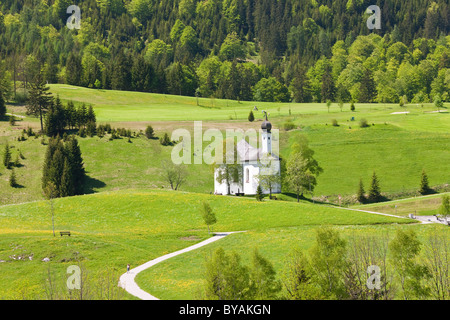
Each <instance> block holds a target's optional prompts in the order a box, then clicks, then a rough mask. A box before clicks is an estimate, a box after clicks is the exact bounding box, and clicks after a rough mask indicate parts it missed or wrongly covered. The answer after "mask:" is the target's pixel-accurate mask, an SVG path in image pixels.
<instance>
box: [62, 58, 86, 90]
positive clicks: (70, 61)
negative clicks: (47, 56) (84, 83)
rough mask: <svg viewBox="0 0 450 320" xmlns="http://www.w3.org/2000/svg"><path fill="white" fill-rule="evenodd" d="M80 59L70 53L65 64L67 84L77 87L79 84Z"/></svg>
mask: <svg viewBox="0 0 450 320" xmlns="http://www.w3.org/2000/svg"><path fill="white" fill-rule="evenodd" d="M81 70H82V66H81V58H80V57H79V56H78V55H77V54H75V53H73V52H70V54H69V57H68V58H67V62H66V81H67V83H68V84H71V85H74V86H79V85H80V84H81Z"/></svg>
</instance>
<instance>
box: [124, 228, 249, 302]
mask: <svg viewBox="0 0 450 320" xmlns="http://www.w3.org/2000/svg"><path fill="white" fill-rule="evenodd" d="M238 232H245V231H238ZM238 232H217V233H214V236H213V237H211V238H209V239H207V240H205V241H202V242H199V243H197V244H195V245H193V246H190V247H187V248H185V249H182V250H179V251H176V252H173V253H169V254H166V255H164V256H162V257H159V258H156V259H153V260H151V261H148V262H146V263H144V264H142V265H140V266H138V267H136V268H134V269H131V270H130V271H129V272H126V273H124V274H123V275H121V276H120V279H119V286H120V287H121V288H123V289H125V290H126V291H127V292H128V293H130V294H131V295H133V296H135V297H138V298H139V299H142V300H159V299H158V298H156V297H155V296H153V295H151V294H150V293H148V292H146V291H144V290H142V289H141V288H140V287H139V286H138V284H137V283H136V281H135V278H136V276H137V275H138V274H139V273H140V272H142V271H144V270H147V269H148V268H151V267H153V266H154V265H156V264H158V263H160V262H163V261H165V260H168V259H170V258H173V257H175V256H178V255H180V254H183V253H186V252H189V251H193V250H196V249H198V248H201V247H204V246H206V245H208V244H210V243H213V242H215V241H217V240H220V239H222V238H225V237H226V236H229V235H230V234H233V233H238Z"/></svg>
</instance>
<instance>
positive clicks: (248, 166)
mask: <svg viewBox="0 0 450 320" xmlns="http://www.w3.org/2000/svg"><path fill="white" fill-rule="evenodd" d="M261 129H262V134H261V139H260V145H261V147H260V148H255V147H253V146H252V145H250V144H249V143H248V142H247V141H246V140H245V139H242V140H241V141H239V142H238V143H237V146H236V149H237V153H238V159H239V160H238V161H239V163H240V165H241V166H242V175H241V177H242V178H241V180H240V181H239V182H238V183H231V184H230V188H228V184H227V182H226V181H222V182H219V181H218V179H217V177H218V173H219V170H221V168H220V167H219V168H217V169H216V170H215V172H214V193H215V194H219V195H229V194H238V195H242V194H244V195H255V194H256V190H257V188H258V185H259V184H260V183H259V179H258V175H260V174H263V173H264V174H278V175H279V174H280V159H279V157H278V155H276V154H273V153H272V132H271V131H272V124H271V123H270V122H269V121H268V120H267V116H266V119H265V121H264V122H263V123H262V125H261ZM262 160H264V161H263V162H262ZM268 162H270V166H269V165H267V163H268ZM262 190H263V193H264V194H269V192H270V191H269V190H265V189H264V188H262ZM276 193H281V184H276V185H275V186H273V187H272V194H276Z"/></svg>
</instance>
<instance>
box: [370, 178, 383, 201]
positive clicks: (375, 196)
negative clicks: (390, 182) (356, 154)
mask: <svg viewBox="0 0 450 320" xmlns="http://www.w3.org/2000/svg"><path fill="white" fill-rule="evenodd" d="M368 199H369V201H370V202H378V201H380V200H381V192H380V183H379V181H378V177H377V174H376V173H375V172H373V175H372V182H371V185H370V189H369V195H368Z"/></svg>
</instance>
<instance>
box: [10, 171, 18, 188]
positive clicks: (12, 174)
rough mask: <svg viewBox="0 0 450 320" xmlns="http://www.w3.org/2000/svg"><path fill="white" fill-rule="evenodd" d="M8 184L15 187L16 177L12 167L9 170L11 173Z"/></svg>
mask: <svg viewBox="0 0 450 320" xmlns="http://www.w3.org/2000/svg"><path fill="white" fill-rule="evenodd" d="M9 185H10V186H11V187H13V188H15V187H17V178H16V172H15V171H14V168H13V169H12V170H11V174H10V176H9Z"/></svg>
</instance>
